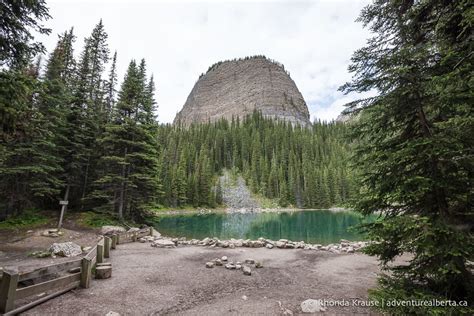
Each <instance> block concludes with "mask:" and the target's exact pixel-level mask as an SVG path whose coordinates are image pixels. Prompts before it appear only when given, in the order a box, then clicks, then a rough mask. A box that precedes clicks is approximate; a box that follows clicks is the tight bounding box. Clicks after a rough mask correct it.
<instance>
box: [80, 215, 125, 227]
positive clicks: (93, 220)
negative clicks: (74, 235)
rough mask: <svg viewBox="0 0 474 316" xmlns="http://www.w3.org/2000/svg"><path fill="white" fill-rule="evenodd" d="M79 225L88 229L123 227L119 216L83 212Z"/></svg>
mask: <svg viewBox="0 0 474 316" xmlns="http://www.w3.org/2000/svg"><path fill="white" fill-rule="evenodd" d="M78 223H79V224H81V225H84V226H87V227H93V228H98V227H102V226H109V225H110V226H121V225H123V221H121V220H120V219H119V218H118V216H116V215H114V214H111V213H98V212H83V213H80V215H79V220H78Z"/></svg>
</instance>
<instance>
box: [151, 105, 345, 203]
mask: <svg viewBox="0 0 474 316" xmlns="http://www.w3.org/2000/svg"><path fill="white" fill-rule="evenodd" d="M345 131H346V127H345V125H343V124H340V123H321V122H315V123H314V124H313V125H312V126H311V127H308V128H303V127H301V126H292V125H291V124H289V123H286V122H279V121H275V120H272V119H269V118H264V117H263V116H262V115H261V114H260V113H258V112H255V113H254V114H253V115H250V116H248V117H246V118H245V119H244V120H243V121H242V122H240V121H237V120H232V121H231V122H228V121H226V120H222V121H218V122H215V123H208V124H196V125H191V126H190V127H188V128H183V127H182V126H179V125H174V126H172V125H161V126H159V128H158V134H159V137H158V140H159V142H160V148H162V153H161V159H160V160H161V164H162V167H163V168H162V171H161V175H160V178H161V179H162V181H163V190H164V195H163V199H162V200H161V202H160V204H162V205H165V206H177V207H180V206H182V205H183V204H191V205H194V206H196V207H197V206H206V207H213V206H215V204H216V192H218V185H217V183H216V179H217V176H218V175H219V174H220V173H221V171H222V170H223V169H227V170H231V171H232V172H231V174H234V175H235V176H236V175H237V174H242V175H243V177H244V178H245V180H246V182H247V184H248V185H249V187H250V188H251V189H252V191H253V192H254V193H256V194H258V195H260V196H262V197H265V198H266V199H269V200H271V201H277V204H276V205H275V204H274V203H273V202H272V203H270V204H271V205H272V207H277V206H278V205H280V206H288V205H293V206H297V207H305V208H327V207H331V206H334V205H342V204H343V203H344V202H347V201H348V200H349V199H350V197H351V195H352V191H353V186H352V175H351V173H350V172H349V170H348V168H347V161H346V159H347V156H348V152H349V144H348V143H347V142H346V141H345V140H344V137H343V136H344V134H345ZM178 171H179V172H178ZM235 176H234V178H236V177H235ZM184 179H187V180H186V182H187V183H188V185H187V188H183V186H182V185H181V184H182V183H183V182H184ZM178 187H179V188H180V193H179V195H180V196H185V197H186V198H185V199H182V198H181V199H177V194H178V193H177V188H178Z"/></svg>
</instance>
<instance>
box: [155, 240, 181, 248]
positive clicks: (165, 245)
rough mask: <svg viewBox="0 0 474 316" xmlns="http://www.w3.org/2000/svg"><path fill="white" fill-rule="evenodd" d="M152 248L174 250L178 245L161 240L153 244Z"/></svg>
mask: <svg viewBox="0 0 474 316" xmlns="http://www.w3.org/2000/svg"><path fill="white" fill-rule="evenodd" d="M151 246H152V247H156V248H174V247H175V246H176V245H175V243H174V242H172V241H171V240H167V239H159V240H155V241H154V242H152V243H151Z"/></svg>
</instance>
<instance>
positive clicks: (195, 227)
mask: <svg viewBox="0 0 474 316" xmlns="http://www.w3.org/2000/svg"><path fill="white" fill-rule="evenodd" d="M363 221H364V222H365V221H367V219H364V218H363V217H362V216H360V215H359V214H356V213H353V212H331V211H326V210H314V211H311V210H308V211H299V212H281V213H247V214H240V213H234V214H225V213H216V214H204V215H176V216H175V215H173V216H163V217H160V218H159V219H157V220H156V222H155V223H154V226H155V228H156V229H157V230H158V231H159V232H160V233H161V234H163V235H165V236H171V237H186V238H188V239H192V238H195V239H203V238H205V237H217V238H219V239H221V240H224V239H230V238H235V239H239V238H242V239H257V238H259V237H264V238H268V239H272V240H278V239H282V238H283V239H289V240H293V241H305V242H308V243H319V244H329V243H334V242H339V240H340V239H347V240H363V239H364V238H363V236H361V235H360V234H358V233H357V232H356V231H355V230H351V229H350V227H353V226H355V225H357V224H359V223H361V222H363Z"/></svg>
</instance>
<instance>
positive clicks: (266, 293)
mask: <svg viewBox="0 0 474 316" xmlns="http://www.w3.org/2000/svg"><path fill="white" fill-rule="evenodd" d="M222 256H226V257H227V260H228V261H233V262H234V263H236V262H237V261H240V262H242V263H243V264H245V260H246V259H252V260H255V261H259V262H260V263H261V264H262V265H263V267H262V268H255V265H252V264H248V266H249V267H250V269H251V275H245V274H244V273H243V272H242V271H239V270H237V269H226V268H225V267H224V266H214V267H213V268H206V263H207V262H209V261H212V260H213V259H215V258H222ZM110 261H111V262H112V266H113V272H112V278H110V279H107V280H95V281H93V282H92V285H91V287H90V288H89V289H78V290H75V291H72V292H69V293H67V294H65V295H62V296H60V297H57V298H55V299H52V300H50V301H48V302H46V303H44V304H42V305H40V306H37V307H35V308H34V309H32V310H30V311H28V312H26V313H25V315H51V314H52V315H73V314H78V315H106V314H107V313H109V312H116V313H119V314H121V315H162V314H179V315H227V314H230V315H291V314H298V313H301V312H302V306H301V303H302V302H304V301H306V300H308V299H324V300H327V301H333V300H334V301H336V300H338V301H342V300H346V301H347V302H352V300H362V301H363V300H364V299H366V298H367V289H368V288H370V287H372V286H374V284H375V277H376V274H377V273H378V272H379V268H378V265H377V262H376V260H375V259H374V258H371V257H368V256H366V255H363V254H360V253H354V254H346V253H341V254H335V253H331V252H329V251H311V250H304V249H278V248H274V249H271V250H270V249H267V248H265V247H261V248H243V247H242V248H235V249H230V248H211V247H209V246H202V247H196V246H186V245H182V246H178V247H177V248H155V247H150V244H149V243H129V244H123V245H119V247H117V250H114V251H113V252H112V257H111V259H110ZM359 302H360V301H359ZM340 305H342V304H340ZM347 305H348V306H337V307H335V306H327V307H326V310H325V314H347V315H351V314H366V313H373V311H371V310H369V309H368V308H367V307H364V306H354V304H352V303H350V304H347Z"/></svg>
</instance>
